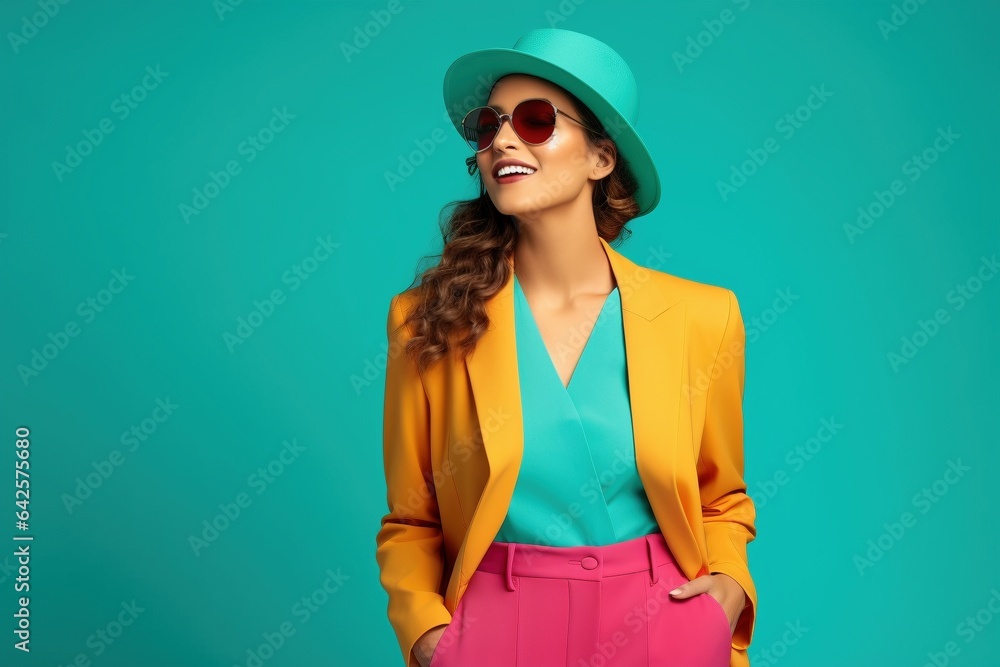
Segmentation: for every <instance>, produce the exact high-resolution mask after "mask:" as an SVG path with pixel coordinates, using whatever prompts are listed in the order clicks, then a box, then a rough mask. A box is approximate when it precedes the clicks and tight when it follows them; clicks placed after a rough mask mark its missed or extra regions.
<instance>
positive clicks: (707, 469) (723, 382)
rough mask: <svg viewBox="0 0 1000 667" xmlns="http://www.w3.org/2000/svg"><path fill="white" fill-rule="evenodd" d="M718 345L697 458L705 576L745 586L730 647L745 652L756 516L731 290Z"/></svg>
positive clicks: (739, 328) (741, 345)
mask: <svg viewBox="0 0 1000 667" xmlns="http://www.w3.org/2000/svg"><path fill="white" fill-rule="evenodd" d="M726 291H727V292H728V294H729V314H728V319H727V321H726V327H725V331H724V333H723V335H722V343H721V345H720V346H719V351H718V352H717V353H716V358H715V362H714V364H713V366H712V372H711V374H710V376H711V377H712V380H711V382H710V384H709V387H708V394H707V397H706V402H707V405H706V408H705V426H704V429H703V432H702V441H701V452H700V455H699V457H698V482H699V488H700V490H701V504H702V517H703V523H704V526H705V538H706V546H707V547H708V557H709V572H710V573H716V572H721V573H724V574H728V575H729V576H731V577H732V578H733V579H735V580H736V581H737V582H739V584H740V585H741V586H742V587H743V591H744V593H746V596H747V605H746V607H744V609H743V612H742V613H741V614H740V617H739V619H738V620H737V623H736V629H735V632H734V633H733V641H732V646H733V647H734V648H737V649H746V648H747V646H749V644H750V639H751V637H752V636H753V629H754V621H755V616H756V609H757V591H756V588H755V586H754V582H753V579H752V578H751V576H750V569H749V562H748V560H747V544H749V543H750V542H751V541H752V540H753V539H754V538H755V537H756V534H757V533H756V528H755V526H754V521H755V518H756V512H755V509H754V504H753V500H752V499H751V498H750V496H748V495H747V493H746V491H747V486H746V482H745V481H744V479H743V474H744V472H743V384H744V376H745V363H744V359H745V354H744V353H745V348H746V331H745V329H744V326H743V317H742V315H741V314H740V307H739V303H738V302H737V299H736V295H735V294H733V292H732V290H726Z"/></svg>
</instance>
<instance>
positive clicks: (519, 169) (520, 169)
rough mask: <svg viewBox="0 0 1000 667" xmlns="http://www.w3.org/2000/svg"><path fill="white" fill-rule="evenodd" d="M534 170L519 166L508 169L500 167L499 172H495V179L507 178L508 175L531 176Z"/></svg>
mask: <svg viewBox="0 0 1000 667" xmlns="http://www.w3.org/2000/svg"><path fill="white" fill-rule="evenodd" d="M533 173H535V170H534V169H532V168H531V167H522V166H520V165H513V166H509V167H501V168H500V171H498V172H497V178H499V177H501V176H507V175H508V174H533Z"/></svg>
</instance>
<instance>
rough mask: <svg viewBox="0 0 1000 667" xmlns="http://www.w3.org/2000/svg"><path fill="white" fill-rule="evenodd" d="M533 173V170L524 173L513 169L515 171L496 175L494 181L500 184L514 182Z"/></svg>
mask: <svg viewBox="0 0 1000 667" xmlns="http://www.w3.org/2000/svg"><path fill="white" fill-rule="evenodd" d="M534 174H535V172H531V173H530V174H526V173H524V172H520V171H515V172H512V173H510V174H507V175H505V176H497V177H496V182H497V183H500V184H501V185H502V184H504V183H514V182H516V181H520V180H523V179H525V178H528V177H529V176H533V175H534Z"/></svg>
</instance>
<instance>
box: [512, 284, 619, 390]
mask: <svg viewBox="0 0 1000 667" xmlns="http://www.w3.org/2000/svg"><path fill="white" fill-rule="evenodd" d="M513 280H514V290H515V292H516V295H517V300H518V301H519V302H520V303H521V304H523V305H524V310H525V311H526V312H527V313H528V319H529V320H531V328H532V329H533V330H534V332H535V336H536V338H535V340H536V342H537V343H538V345H540V346H541V350H542V352H544V353H545V358H546V359H548V360H549V368H551V369H552V374H553V375H554V376H555V379H556V383H557V384H558V385H559V386H560V387H562V388H563V391H565V392H567V393H569V391H570V387H572V386H573V380H575V379H576V376H577V373H579V371H580V369H581V368H582V367H583V361H584V358H585V357H586V356H587V350H588V349H589V348H590V343H591V341H592V340H593V339H594V334H596V333H597V327H598V324H599V323H600V322H601V320H602V318H603V317H604V313H605V311H606V310H607V309H608V304H609V303H611V297H613V296H615V292H617V291H618V285H615V286H614V287H613V288H612V290H611V291H610V292H608V294H607V296H605V297H604V303H603V304H602V305H601V310H600V311H599V312H598V313H597V318H596V319H595V320H594V326H593V327H591V329H590V333H589V334H588V335H587V342H585V343H584V344H583V350H581V351H580V356H579V358H578V359H577V361H576V367H575V368H573V372H572V373H570V376H569V382H568V383H567V384H565V385H564V384H563V383H562V378H561V377H560V376H559V369H558V368H556V364H555V361H553V360H552V355H551V354H550V353H549V348H548V346H546V345H545V338H544V337H543V336H542V331H541V329H539V328H538V322H537V321H536V320H535V313H534V312H533V311H532V310H531V304H530V303H528V298H527V297H526V296H525V295H524V291H523V290H522V289H521V283H520V282H518V280H517V274H514V277H513Z"/></svg>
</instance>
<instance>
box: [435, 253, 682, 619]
mask: <svg viewBox="0 0 1000 667" xmlns="http://www.w3.org/2000/svg"><path fill="white" fill-rule="evenodd" d="M600 241H601V245H602V247H603V248H604V249H605V252H606V254H607V256H608V260H609V262H610V264H611V269H612V271H613V273H614V275H615V281H616V282H617V284H618V287H619V293H620V295H621V303H622V321H623V327H624V332H625V348H626V359H627V362H628V382H629V395H630V400H631V405H632V427H633V431H634V436H635V450H636V451H635V455H636V466H637V469H638V472H639V476H640V478H641V479H642V481H643V485H644V487H645V488H646V490H647V495H648V496H649V500H650V505H651V506H652V508H653V512H654V514H655V515H656V518H657V522H658V523H659V525H660V527H661V529H662V531H663V533H664V536H665V538H666V539H667V542H668V545H669V546H670V549H671V551H672V552H673V553H674V556H675V557H676V558H677V559H678V562H679V564H681V565H682V568H683V567H685V566H686V568H685V570H686V571H685V573H686V574H687V575H688V576H689V577H690V578H693V577H694V576H695V574H696V573H695V572H691V571H689V570H690V568H691V567H692V565H691V564H694V563H698V562H700V560H701V554H700V553H699V550H698V545H697V541H696V540H695V537H694V533H693V532H692V531H691V528H690V525H689V522H688V521H687V519H686V517H685V513H684V508H683V505H682V502H681V500H680V495H679V494H678V489H677V484H678V483H680V480H678V478H677V476H676V470H677V465H678V463H677V456H678V452H681V451H686V452H691V443H690V432H689V431H688V432H686V433H681V432H680V428H679V427H680V424H681V419H680V415H681V412H680V411H681V408H682V402H681V401H682V397H683V392H682V391H681V383H682V379H683V378H682V374H683V363H684V356H685V346H686V340H685V330H686V327H685V326H684V324H685V308H684V302H683V301H682V300H680V299H679V298H678V297H677V296H676V295H672V294H668V293H666V292H665V291H664V290H663V289H662V288H661V287H660V285H659V284H658V282H657V281H656V280H654V279H653V276H652V275H651V272H650V270H649V269H646V268H645V267H641V266H639V265H637V264H635V263H634V262H632V261H631V260H629V259H628V258H627V257H625V256H624V255H622V254H620V253H618V252H617V251H615V250H614V249H613V248H611V246H610V245H609V244H608V242H607V241H605V240H604V239H600ZM509 261H510V263H511V266H513V260H509ZM513 297H514V284H513V279H512V278H511V279H508V281H507V283H506V284H505V285H504V286H503V288H502V289H501V290H500V291H499V292H498V293H497V294H495V295H494V296H493V297H492V298H490V299H489V300H488V301H487V302H486V311H487V314H488V316H489V319H490V326H489V328H488V329H487V331H486V333H485V334H483V336H482V337H481V338H480V339H479V341H478V342H477V344H476V349H475V350H474V351H473V353H472V354H471V355H469V357H468V358H467V367H468V372H469V379H470V382H471V386H472V392H473V396H474V399H475V405H476V412H477V414H478V416H479V423H480V425H481V426H482V438H483V451H484V452H485V455H486V457H487V462H488V464H489V478H488V480H487V482H486V485H485V487H484V489H483V492H482V495H481V496H480V499H479V503H478V504H477V505H476V508H475V510H474V512H473V515H472V518H471V520H470V523H469V527H468V534H467V535H466V538H465V540H464V541H463V544H462V546H461V548H460V550H459V553H458V557H457V562H456V564H455V568H456V569H457V570H458V571H459V576H457V577H454V576H453V577H452V578H451V581H450V582H449V586H448V591H447V596H446V598H447V601H448V602H450V603H451V604H452V605H457V600H458V598H460V597H461V594H462V592H463V591H464V589H465V587H466V585H467V583H468V581H469V578H470V577H471V576H472V573H473V572H474V571H475V569H476V567H477V566H478V563H479V562H480V560H481V559H482V556H483V555H484V554H485V553H486V549H487V548H488V547H489V545H490V543H492V541H493V539H494V538H495V536H496V535H497V532H498V531H499V529H500V525H501V524H502V523H503V520H504V518H505V517H506V515H507V508H508V507H509V504H510V499H511V497H512V495H513V491H514V485H515V482H516V481H517V472H518V469H519V467H520V464H521V458H522V454H523V451H524V424H523V420H522V414H521V396H520V383H519V379H518V372H517V349H516V339H515V331H514V306H513ZM486 425H489V428H487V427H486ZM688 456H689V457H690V454H688ZM452 609H454V606H452Z"/></svg>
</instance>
